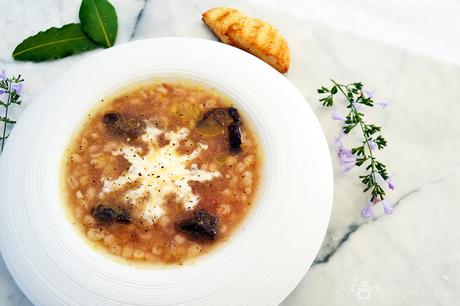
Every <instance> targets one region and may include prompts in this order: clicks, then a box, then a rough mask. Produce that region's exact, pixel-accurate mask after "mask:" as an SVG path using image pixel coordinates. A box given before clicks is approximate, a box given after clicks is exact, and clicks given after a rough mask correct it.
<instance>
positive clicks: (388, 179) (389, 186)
mask: <svg viewBox="0 0 460 306" xmlns="http://www.w3.org/2000/svg"><path fill="white" fill-rule="evenodd" d="M385 182H387V185H388V188H390V189H391V190H393V189H395V188H396V186H395V185H394V184H393V182H392V181H391V177H389V178H387V179H386V181H385Z"/></svg>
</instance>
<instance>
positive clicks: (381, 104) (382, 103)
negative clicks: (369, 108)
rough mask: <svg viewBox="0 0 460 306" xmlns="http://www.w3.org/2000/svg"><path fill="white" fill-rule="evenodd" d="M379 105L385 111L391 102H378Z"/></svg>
mask: <svg viewBox="0 0 460 306" xmlns="http://www.w3.org/2000/svg"><path fill="white" fill-rule="evenodd" d="M377 104H378V105H380V106H381V107H382V108H383V109H385V108H386V107H387V106H388V104H389V102H388V101H386V100H382V101H380V102H377Z"/></svg>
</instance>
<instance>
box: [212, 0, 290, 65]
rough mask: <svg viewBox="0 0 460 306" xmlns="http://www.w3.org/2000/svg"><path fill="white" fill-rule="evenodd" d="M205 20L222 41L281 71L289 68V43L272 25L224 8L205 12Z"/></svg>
mask: <svg viewBox="0 0 460 306" xmlns="http://www.w3.org/2000/svg"><path fill="white" fill-rule="evenodd" d="M203 21H204V22H205V23H206V25H207V26H209V28H210V29H211V30H212V31H213V32H214V33H215V34H216V36H217V37H218V38H219V39H220V40H221V41H222V42H224V43H226V44H230V45H232V46H235V47H237V48H240V49H243V50H245V51H247V52H249V53H252V54H254V55H255V56H257V57H259V58H260V59H262V60H263V61H265V62H267V63H268V64H270V65H271V66H273V67H274V68H275V69H277V70H278V71H279V72H281V73H284V72H286V71H288V69H289V63H290V55H289V47H288V44H287V42H286V40H285V39H284V37H283V36H282V35H281V34H280V33H279V32H278V30H277V29H276V28H274V27H273V26H272V25H270V24H268V23H266V22H265V21H262V20H259V19H255V18H251V17H247V16H245V15H244V14H242V13H241V12H239V11H237V10H235V9H232V8H221V7H218V8H214V9H211V10H209V11H207V12H206V13H204V14H203Z"/></svg>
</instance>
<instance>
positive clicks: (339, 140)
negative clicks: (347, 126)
mask: <svg viewBox="0 0 460 306" xmlns="http://www.w3.org/2000/svg"><path fill="white" fill-rule="evenodd" d="M344 136H345V133H344V132H343V131H342V130H341V131H340V134H339V136H337V137H335V138H334V141H333V143H334V145H336V146H337V147H339V148H341V147H343V143H342V138H343V137H344Z"/></svg>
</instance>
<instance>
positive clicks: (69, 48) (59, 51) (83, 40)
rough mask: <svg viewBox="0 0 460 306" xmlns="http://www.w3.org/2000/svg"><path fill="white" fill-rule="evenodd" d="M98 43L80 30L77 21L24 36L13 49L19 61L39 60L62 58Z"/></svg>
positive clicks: (90, 48)
mask: <svg viewBox="0 0 460 306" xmlns="http://www.w3.org/2000/svg"><path fill="white" fill-rule="evenodd" d="M97 47H98V45H97V44H96V43H94V42H93V41H92V40H91V39H89V38H88V37H87V36H86V35H85V33H84V32H83V31H82V29H81V26H80V24H79V23H71V24H66V25H65V26H63V27H62V28H50V29H48V30H46V31H43V32H38V33H37V34H36V35H34V36H30V37H28V38H26V39H25V40H24V41H23V42H22V43H20V44H19V45H18V46H17V47H16V49H14V51H13V58H14V59H15V60H19V61H33V62H41V61H47V60H53V59H58V58H63V57H66V56H69V55H72V54H76V53H80V52H84V51H88V50H92V49H95V48H97Z"/></svg>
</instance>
